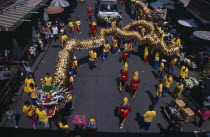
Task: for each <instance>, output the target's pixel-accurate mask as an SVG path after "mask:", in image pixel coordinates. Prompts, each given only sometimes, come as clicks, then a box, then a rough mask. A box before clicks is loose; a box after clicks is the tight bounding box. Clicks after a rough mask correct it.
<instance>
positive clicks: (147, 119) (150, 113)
mask: <svg viewBox="0 0 210 137" xmlns="http://www.w3.org/2000/svg"><path fill="white" fill-rule="evenodd" d="M143 116H144V122H152V119H153V118H154V117H155V116H156V112H155V111H147V112H146V113H145V114H144V115H143Z"/></svg>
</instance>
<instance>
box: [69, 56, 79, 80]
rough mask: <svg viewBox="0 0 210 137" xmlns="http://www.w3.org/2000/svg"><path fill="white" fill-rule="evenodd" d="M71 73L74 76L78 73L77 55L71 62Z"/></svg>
mask: <svg viewBox="0 0 210 137" xmlns="http://www.w3.org/2000/svg"><path fill="white" fill-rule="evenodd" d="M70 75H71V76H74V77H75V76H76V75H77V57H76V56H74V57H73V61H72V62H71V72H70Z"/></svg>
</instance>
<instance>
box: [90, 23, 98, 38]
mask: <svg viewBox="0 0 210 137" xmlns="http://www.w3.org/2000/svg"><path fill="white" fill-rule="evenodd" d="M97 29H98V27H97V24H96V22H92V24H91V27H90V37H91V38H94V37H95V36H96V32H97Z"/></svg>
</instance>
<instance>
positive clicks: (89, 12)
mask: <svg viewBox="0 0 210 137" xmlns="http://www.w3.org/2000/svg"><path fill="white" fill-rule="evenodd" d="M87 13H88V20H89V22H91V18H92V13H93V9H92V8H91V7H89V8H87Z"/></svg>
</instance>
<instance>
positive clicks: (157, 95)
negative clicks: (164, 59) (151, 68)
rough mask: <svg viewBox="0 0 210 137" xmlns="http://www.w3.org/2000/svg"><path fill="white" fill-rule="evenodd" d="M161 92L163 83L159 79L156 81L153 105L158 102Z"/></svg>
mask: <svg viewBox="0 0 210 137" xmlns="http://www.w3.org/2000/svg"><path fill="white" fill-rule="evenodd" d="M162 93H163V83H162V80H161V79H160V80H159V81H158V87H157V90H156V97H155V98H154V102H153V105H156V104H157V103H158V101H159V98H160V97H161V96H162Z"/></svg>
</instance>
